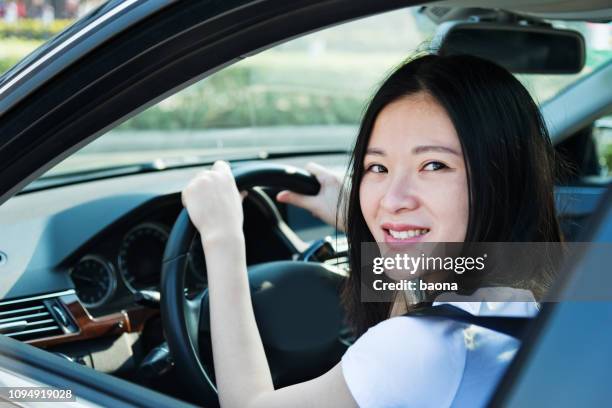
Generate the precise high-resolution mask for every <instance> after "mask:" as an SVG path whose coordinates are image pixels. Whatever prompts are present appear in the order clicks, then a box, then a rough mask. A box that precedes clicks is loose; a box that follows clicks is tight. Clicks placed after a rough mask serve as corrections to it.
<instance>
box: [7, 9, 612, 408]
mask: <svg viewBox="0 0 612 408" xmlns="http://www.w3.org/2000/svg"><path fill="white" fill-rule="evenodd" d="M608 11H609V9H608ZM611 17H612V15H607V16H604V18H602V21H609V20H610V18H611ZM592 25H597V23H596V22H594V19H593V18H592V16H591V17H589V16H586V17H585V16H584V15H576V16H573V15H572V14H571V13H566V14H563V13H561V12H559V13H554V12H549V13H548V14H547V13H546V12H538V11H537V10H536V11H531V12H529V13H516V12H513V11H510V10H503V11H502V10H499V9H497V8H495V9H493V8H491V9H485V8H465V7H454V6H447V5H445V3H440V5H435V6H413V7H408V8H401V9H398V10H395V11H390V12H387V13H383V14H380V15H375V16H371V17H367V18H364V19H358V20H355V21H350V22H347V23H343V24H339V25H337V26H333V27H329V28H326V29H324V30H322V31H317V32H314V33H310V34H307V35H305V36H302V37H298V38H295V39H292V40H289V41H286V42H283V43H280V44H276V45H274V46H270V47H268V48H267V49H265V50H257V52H253V53H252V54H251V55H248V56H244V58H242V59H241V60H240V61H238V62H236V63H235V64H230V65H228V66H225V67H223V68H221V69H220V70H218V71H216V72H214V73H210V75H206V76H205V77H203V79H200V80H198V81H196V82H194V83H192V84H189V85H188V86H185V87H184V88H183V89H181V90H179V91H177V92H173V93H172V94H171V95H165V96H164V98H161V99H158V100H155V101H151V103H150V104H149V106H148V107H146V109H145V108H144V107H143V108H142V109H140V110H137V111H134V112H133V113H132V114H131V115H130V117H129V118H128V119H127V120H125V121H122V122H121V123H115V124H113V125H112V126H110V127H109V128H108V129H107V130H106V131H105V132H104V134H102V135H101V136H100V137H98V138H96V140H94V141H91V143H87V144H86V145H84V146H83V147H82V148H81V149H79V150H78V151H77V152H76V153H73V154H72V155H70V156H68V157H66V158H65V159H64V160H62V161H61V162H59V163H58V164H56V165H55V166H54V167H52V168H50V169H49V170H48V171H47V172H45V174H43V175H42V176H40V177H38V178H36V179H35V180H33V181H31V182H30V183H29V184H27V185H26V186H25V187H24V188H23V189H22V190H21V191H20V192H19V193H17V194H16V195H15V196H14V197H12V198H11V199H9V200H8V201H6V202H4V203H3V204H2V205H0V231H1V232H2V233H1V234H0V334H2V335H3V336H7V337H10V338H12V339H15V340H18V341H20V342H23V343H26V344H29V345H32V346H35V347H37V348H40V349H42V350H45V351H47V352H49V353H53V354H55V355H57V356H59V357H61V358H63V359H65V360H66V361H69V362H70V363H72V364H78V365H82V366H85V367H88V368H90V369H92V370H95V371H96V372H99V373H104V374H109V375H111V376H113V377H118V378H120V379H122V380H127V381H130V382H132V383H135V384H139V385H142V386H144V387H147V388H149V389H152V390H155V391H158V392H160V393H162V394H166V395H168V396H171V397H175V398H178V399H180V400H183V401H188V402H193V403H201V402H202V399H201V398H200V396H199V395H198V394H199V391H194V390H193V389H192V388H193V387H192V386H193V384H194V383H192V382H189V381H185V379H184V377H183V376H182V375H177V374H181V373H184V372H185V371H179V370H184V369H182V368H180V367H178V366H177V364H176V361H175V358H176V354H175V353H176V351H175V350H173V343H172V342H171V341H170V340H169V338H168V337H169V336H173V335H174V334H176V333H175V332H176V330H169V329H170V328H169V327H167V324H165V322H164V319H163V318H162V314H161V312H160V308H162V307H163V304H164V301H165V300H164V299H163V297H164V293H165V292H164V290H170V289H169V288H170V286H168V285H170V283H163V282H162V280H163V278H162V274H163V272H162V270H163V265H164V259H167V258H165V251H170V250H169V249H168V242H169V241H170V238H171V235H172V234H173V233H174V232H173V228H175V227H176V224H175V223H177V217H178V219H179V220H180V219H181V218H180V215H181V211H182V209H183V207H182V203H181V196H180V192H181V190H182V189H183V188H184V187H185V186H186V184H187V183H188V181H189V180H190V179H191V178H192V177H194V176H195V175H196V174H197V173H199V172H200V171H201V170H202V169H204V168H207V167H208V166H210V164H211V163H212V162H214V161H215V160H216V159H219V158H221V159H225V160H229V161H231V164H232V167H233V168H234V169H235V170H236V171H240V169H243V170H244V169H246V170H247V171H248V172H249V174H248V176H250V175H252V174H255V175H257V176H256V177H254V180H255V181H252V180H250V179H248V180H247V178H248V176H245V180H247V181H245V182H244V184H243V186H245V188H248V189H249V194H248V196H247V198H246V199H245V201H244V214H245V216H244V234H245V242H246V249H247V263H248V265H249V267H252V268H253V271H254V272H253V274H254V275H253V276H254V282H255V283H254V287H255V286H257V285H258V284H259V283H261V282H259V281H262V282H263V281H265V279H264V278H265V277H257V269H256V265H258V264H261V263H265V262H272V261H287V262H295V261H314V262H319V263H322V264H323V265H325V266H326V267H328V268H330V269H333V270H334V271H335V272H334V274H335V275H334V276H337V277H338V279H339V281H341V280H342V277H343V276H346V273H347V271H348V261H347V258H346V256H347V253H346V250H347V245H346V239H345V237H344V235H343V234H342V233H341V232H339V231H337V230H335V229H334V228H333V227H331V226H329V225H326V224H324V223H323V222H322V221H320V220H319V219H317V218H316V217H314V216H313V215H312V214H310V213H308V212H307V211H304V210H301V209H298V208H296V207H293V206H289V205H285V204H281V203H278V202H276V200H275V199H274V197H275V195H276V193H278V192H279V191H281V190H283V189H285V188H287V187H295V188H296V189H298V190H299V189H302V190H308V189H309V188H311V187H313V182H312V178H311V176H309V175H308V174H305V173H304V172H303V170H301V169H303V168H304V166H305V165H306V164H307V163H309V162H316V163H319V164H321V165H323V166H325V167H327V168H329V169H331V170H333V171H334V172H336V173H337V174H339V175H345V173H346V170H347V163H348V158H349V154H350V152H351V147H352V145H351V143H352V141H353V139H354V137H355V135H356V130H357V126H358V120H359V114H360V113H361V108H362V107H363V106H364V104H365V103H367V98H368V95H369V94H370V93H371V92H372V91H373V90H374V89H375V85H376V83H378V82H379V81H380V80H382V79H383V78H384V75H385V74H386V73H388V72H389V71H390V70H391V69H392V68H393V66H394V65H396V64H398V63H400V62H401V61H402V59H403V58H405V57H408V56H409V55H410V54H411V53H414V52H415V51H420V50H427V49H429V47H432V46H434V47H436V48H437V49H439V50H440V51H439V52H440V53H453V52H457V53H461V52H471V53H475V54H478V53H480V54H482V55H484V56H486V57H487V58H491V59H494V60H496V61H497V62H499V63H500V64H504V63H506V64H510V65H508V67H509V69H512V70H513V72H515V73H516V75H517V77H518V78H519V79H520V80H521V81H522V82H523V83H524V84H525V85H526V86H527V88H528V89H529V90H530V92H532V94H533V96H534V98H536V100H537V101H538V102H539V103H540V106H541V112H542V115H543V117H544V119H545V121H546V123H547V125H548V128H549V133H550V136H551V140H552V142H553V144H554V146H555V150H556V152H557V154H558V159H559V163H558V164H559V179H558V181H557V184H556V187H555V194H556V199H557V210H558V215H559V220H560V223H561V226H562V230H563V233H564V238H565V240H567V241H570V242H579V241H581V239H583V238H582V237H583V236H584V235H583V234H584V230H585V226H587V225H588V222H589V219H590V216H591V215H592V214H593V213H594V212H595V210H596V208H597V206H598V205H599V204H600V202H601V200H602V198H603V197H604V194H605V193H606V190H607V189H608V187H609V186H610V183H611V181H612V177H611V176H612V95H611V94H610V92H609V89H610V88H609V86H608V87H607V88H606V87H605V86H603V85H605V84H607V85H609V84H610V83H611V80H610V79H611V78H612V62H611V61H612V51H610V42H609V38H608V43H607V45H605V46H603V48H602V46H601V45H596V39H595V34H594V31H593V30H594V29H593V28H592ZM479 29H480V30H482V35H483V36H481V37H479V32H478V30H479ZM504 29H507V31H504ZM377 30H379V31H382V34H381V35H380V36H378V37H376V38H375V39H370V38H369V35H370V34H371V33H372V32H375V31H377ZM487 30H488V31H487ZM547 30H548V31H547ZM588 30H591V31H588ZM493 31H495V32H496V33H498V34H497V35H498V37H496V38H497V40H496V41H497V43H495V44H494V43H493V42H492V41H491V40H490V39H491V36H490V34H491V32H493ZM587 32H588V35H587V34H586V33H587ZM390 33H395V34H396V35H394V36H391V35H389V34H390ZM504 33H505V34H507V35H506V36H504V35H505V34H504ZM538 35H539V37H538ZM608 35H609V31H608ZM348 36H352V37H350V38H351V40H350V41H345V40H346V38H348ZM382 36H385V37H386V39H387V40H388V42H386V43H383V44H381V43H377V41H379V39H380V38H381V37H382ZM527 37H528V38H527ZM536 37H537V38H536ZM585 37H586V39H587V40H586V41H585ZM483 38H484V39H485V40H486V41H485V42H484V43H483V42H482V39H483ZM526 38H527V39H526ZM407 39H410V40H407ZM406 41H410V42H409V43H406ZM479 41H480V43H479ZM505 41H508V43H507V44H509V45H507V46H505V47H500V46H499V44H504V42H505ZM347 43H348V44H347ZM360 44H361V47H362V48H361V49H363V50H365V51H361V49H359V47H360ZM511 44H514V45H517V47H518V48H516V49H514V48H512V46H511ZM594 44H595V45H594ZM351 47H353V48H351ZM355 47H356V48H355ZM521 47H522V48H521ZM536 47H540V49H541V48H542V47H548V48H549V51H550V53H551V55H555V56H558V55H559V54H563V57H562V58H556V59H555V58H548V59H545V58H540V57H539V56H538V53H537V50H536ZM555 47H556V48H555ZM581 47H582V49H581ZM597 47H599V48H597ZM606 47H607V48H606ZM337 49H341V50H342V52H343V54H339V55H340V57H335V56H334V55H332V52H331V51H333V50H337ZM504 49H505V50H511V52H512V53H514V55H515V54H516V53H521V52H523V53H524V55H525V58H524V59H516V58H515V59H509V58H512V57H511V56H510V57H509V56H508V55H507V54H508V53H507V52H506V53H504V51H503V50H504ZM602 49H603V50H602ZM330 50H331V51H330ZM574 51H575V52H574ZM531 52H533V55H531V54H530V53H531ZM572 52H574V53H573V54H572ZM365 54H369V56H365ZM402 56H403V57H402ZM540 56H541V55H540ZM275 58H276V59H275ZM334 58H344V59H336V60H334ZM362 58H369V59H365V60H362ZM515 60H520V61H521V62H522V64H523V65H520V64H519V65H517V64H516V63H515V65H512V64H513V61H515ZM270 61H277V62H272V63H271V62H270ZM363 61H365V64H364V62H363ZM368 62H371V64H368ZM283 64H286V66H284V65H283ZM547 64H548V65H547ZM294 69H297V72H292V70H294ZM359 70H363V71H365V72H363V73H360V74H355V77H354V78H353V77H348V76H349V75H351V73H352V72H354V71H359ZM319 77H326V81H327V82H317V81H318V79H317V78H319ZM0 85H1V83H0ZM330 94H334V95H333V96H330ZM335 104H336V105H338V106H333V105H335ZM177 106H179V107H180V109H182V110H181V111H180V112H184V115H183V116H180V115H178V114H176V112H179V110H180V109H179V108H177ZM270 107H272V109H270ZM180 112H179V113H180ZM172 113H174V116H172V115H170V114H172ZM181 114H182V113H181ZM325 115H327V116H325ZM343 115H344V116H343ZM311 116H316V118H314V119H313V118H312V117H311ZM172 118H175V119H172ZM173 120H174V121H173ZM317 121H318V122H317ZM608 166H611V167H608ZM282 174H291V175H292V176H291V177H286V176H282ZM283 177H284V178H283ZM313 188H314V187H313ZM211 199H214V197H211ZM185 237H186V238H185V239H187V238H188V241H186V242H183V243H182V244H183V247H184V248H183V250H185V248H187V249H188V251H187V252H185V253H184V254H185V255H186V257H185V258H184V264H181V265H182V266H183V267H184V274H183V275H184V281H183V283H182V285H179V286H178V287H177V288H175V289H176V290H177V291H178V292H177V293H179V295H178V296H179V297H180V293H183V295H184V296H183V297H182V298H184V299H185V301H186V302H199V303H202V302H206V299H205V297H204V298H203V297H202V296H203V294H205V293H206V288H207V282H206V274H205V270H206V264H205V257H204V253H203V250H202V247H201V245H199V240H198V239H196V238H195V237H194V235H193V231H192V233H191V235H189V236H188V235H185ZM166 255H167V253H166ZM250 273H251V272H250ZM304 273H308V272H304ZM258 279H259V280H258ZM266 279H267V278H266ZM257 282H259V283H257ZM263 284H264V283H261V285H263ZM334 284H337V282H334ZM259 287H260V288H261V286H259ZM288 290H289V289H288ZM292 290H293V289H292ZM302 292H305V293H301V294H299V295H295V296H297V297H299V299H300V301H303V302H308V303H311V302H312V303H317V301H316V300H313V299H311V298H309V296H308V293H306V291H302ZM288 293H292V294H293V293H297V292H293V291H291V292H288ZM276 296H278V297H277V298H275V302H287V305H289V304H290V303H291V301H290V299H287V296H288V295H287V296H285V297H283V296H281V295H276ZM337 301H338V298H337V297H336V296H331V297H329V298H325V299H323V298H321V299H319V300H318V302H319V303H321V304H325V305H327V303H325V302H328V303H329V308H327V309H325V308H324V306H321V307H322V308H323V309H322V310H327V311H329V310H333V311H334V313H332V314H331V315H330V317H329V319H328V320H325V319H324V318H321V317H320V316H318V317H317V316H308V315H300V312H299V311H298V310H294V309H292V306H287V310H286V311H285V313H284V314H283V313H281V312H279V311H278V308H279V306H280V305H281V304H278V303H274V305H270V306H269V307H267V308H266V309H265V314H266V315H270V316H272V317H270V318H269V319H267V320H266V318H264V317H261V324H262V325H269V326H270V327H272V326H274V325H279V326H282V330H281V329H278V330H277V331H278V332H279V333H278V334H275V335H270V337H269V338H268V341H267V342H266V339H265V338H264V343H265V344H266V352H267V353H268V356H269V359H270V362H271V366H272V371H273V373H274V380H275V385H276V386H286V385H290V384H293V383H296V382H300V381H304V380H308V379H310V378H314V377H316V376H318V375H321V374H322V373H324V372H325V371H327V370H328V369H329V368H331V367H332V366H333V365H335V363H336V362H337V361H338V360H339V359H340V357H341V356H342V354H343V353H344V351H345V350H346V349H347V347H349V346H350V345H351V344H352V342H353V341H354V337H353V336H352V335H351V333H350V330H349V329H348V328H347V326H346V325H345V324H344V323H343V321H342V311H341V309H340V305H339V304H338V303H335V304H334V302H337ZM198 307H199V306H198ZM313 307H314V306H313ZM325 307H327V306H325ZM206 310H207V309H206V308H205V307H204V308H202V311H201V314H202V315H200V314H198V315H197V323H196V324H197V325H200V326H201V327H206V326H207V322H206V319H207V317H206V316H205V314H206ZM198 313H200V311H199V309H198ZM256 313H257V311H256ZM263 314H264V309H263V308H262V310H261V315H263ZM259 318H260V316H259V315H258V319H259ZM274 319H276V320H274ZM323 326H325V327H323ZM330 328H331V329H330ZM270 330H271V332H273V331H274V330H275V329H273V328H271V329H270ZM330 330H331V332H332V335H331V339H330V334H329V333H330ZM200 331H201V332H202V331H204V332H206V329H205V328H204V329H202V328H200ZM171 332H172V333H174V334H172V333H171ZM280 332H282V333H280ZM292 333H293V334H292ZM264 337H265V335H264ZM306 337H312V338H313V340H312V342H316V341H319V342H324V343H325V344H324V346H321V347H320V348H318V349H314V348H304V349H299V347H298V346H295V347H289V344H291V345H295V344H301V343H300V339H303V338H306ZM321 339H323V340H321ZM192 340H194V339H193V338H192ZM195 341H196V343H197V344H195V345H193V347H194V349H195V350H197V352H198V353H199V360H200V363H201V366H199V367H195V368H193V367H192V369H193V370H195V371H196V372H197V371H198V370H199V369H201V370H202V371H203V372H204V374H205V377H204V379H205V380H206V381H207V382H208V383H209V392H211V393H212V394H214V389H215V388H214V369H213V361H212V351H211V347H212V346H211V344H210V333H208V335H200V336H196V338H195ZM169 342H170V345H169ZM304 347H306V346H304ZM296 350H297V351H296ZM313 350H314V351H319V352H322V357H321V358H311V357H310V356H311V354H312V353H313V352H314V351H313ZM183 358H184V357H183ZM191 372H193V371H191ZM196 375H197V374H196ZM198 384H200V383H198ZM212 400H214V398H212V399H211V398H208V399H206V400H205V401H206V402H207V403H208V404H210V401H212Z"/></svg>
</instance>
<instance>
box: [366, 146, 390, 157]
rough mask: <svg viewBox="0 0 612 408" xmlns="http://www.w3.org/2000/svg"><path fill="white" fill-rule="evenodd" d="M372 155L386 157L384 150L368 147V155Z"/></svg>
mask: <svg viewBox="0 0 612 408" xmlns="http://www.w3.org/2000/svg"><path fill="white" fill-rule="evenodd" d="M368 154H372V155H375V156H386V153H385V151H384V150H383V149H379V148H377V147H368V148H367V149H366V155H368Z"/></svg>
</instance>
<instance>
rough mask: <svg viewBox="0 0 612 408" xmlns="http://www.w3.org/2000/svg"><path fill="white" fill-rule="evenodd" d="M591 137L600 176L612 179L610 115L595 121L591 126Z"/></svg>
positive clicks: (611, 121) (611, 122) (611, 125)
mask: <svg viewBox="0 0 612 408" xmlns="http://www.w3.org/2000/svg"><path fill="white" fill-rule="evenodd" d="M593 137H594V139H595V146H596V148H597V156H598V157H599V164H600V165H601V169H602V174H601V175H602V176H603V177H606V178H611V177H612V115H608V116H604V117H603V118H601V119H599V120H596V121H595V123H594V125H593Z"/></svg>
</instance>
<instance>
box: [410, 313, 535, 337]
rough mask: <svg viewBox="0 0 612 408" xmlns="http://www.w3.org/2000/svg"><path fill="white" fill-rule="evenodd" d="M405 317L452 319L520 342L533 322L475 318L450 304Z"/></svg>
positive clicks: (514, 319)
mask: <svg viewBox="0 0 612 408" xmlns="http://www.w3.org/2000/svg"><path fill="white" fill-rule="evenodd" d="M403 316H410V317H420V316H422V317H440V318H444V319H450V320H454V321H457V322H461V323H468V324H473V325H475V326H480V327H484V328H485V329H489V330H493V331H496V332H499V333H504V334H507V335H508V336H511V337H514V338H516V339H518V340H522V339H523V337H524V335H525V329H526V327H527V325H528V324H529V323H530V322H531V321H532V320H533V319H532V318H530V317H510V316H474V315H473V314H471V313H468V312H466V311H465V310H463V309H460V308H458V307H456V306H453V305H449V304H442V305H437V306H423V307H418V308H416V309H414V310H411V311H410V312H408V313H405V314H404V315H403Z"/></svg>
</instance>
